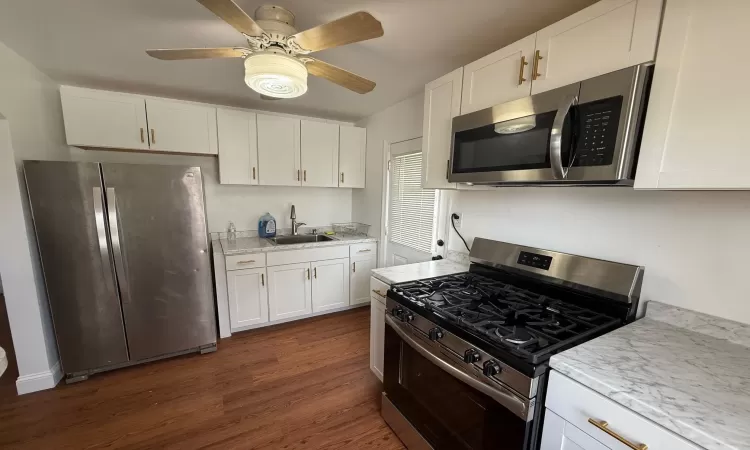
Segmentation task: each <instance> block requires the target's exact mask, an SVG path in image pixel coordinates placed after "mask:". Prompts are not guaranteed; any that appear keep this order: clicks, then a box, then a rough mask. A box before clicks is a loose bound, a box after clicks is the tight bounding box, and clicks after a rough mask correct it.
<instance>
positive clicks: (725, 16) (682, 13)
mask: <svg viewBox="0 0 750 450" xmlns="http://www.w3.org/2000/svg"><path fill="white" fill-rule="evenodd" d="M748 17H750V2H748V1H747V0H716V1H712V2H707V1H704V0H669V1H668V2H667V4H666V8H665V10H664V22H663V25H662V30H661V37H660V40H659V51H658V55H657V57H656V65H655V71H654V80H653V83H652V86H651V96H650V100H649V104H648V114H647V115H646V124H645V128H644V134H643V140H642V142H641V151H640V157H639V160H638V170H637V172H636V178H635V187H636V189H657V188H659V189H750V175H748V171H747V167H750V152H749V151H748V149H747V135H746V130H745V128H744V127H743V126H742V125H741V124H742V122H743V120H742V118H744V117H746V115H747V111H746V108H745V106H746V105H747V104H748V102H750V84H748V82H747V72H746V71H745V67H747V68H748V69H750V63H748V62H747V60H746V59H745V58H744V57H743V56H744V55H747V42H748V40H750V27H748V24H747V18H748Z"/></svg>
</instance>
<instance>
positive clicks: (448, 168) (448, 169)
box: [445, 159, 451, 180]
mask: <svg viewBox="0 0 750 450" xmlns="http://www.w3.org/2000/svg"><path fill="white" fill-rule="evenodd" d="M450 176H451V160H450V159H449V160H448V161H446V162H445V179H446V180H447V179H448V178H449V177H450Z"/></svg>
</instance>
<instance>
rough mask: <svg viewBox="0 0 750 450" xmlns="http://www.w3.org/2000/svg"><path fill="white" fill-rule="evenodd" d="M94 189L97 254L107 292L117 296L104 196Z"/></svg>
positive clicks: (100, 191) (96, 188) (99, 190)
mask: <svg viewBox="0 0 750 450" xmlns="http://www.w3.org/2000/svg"><path fill="white" fill-rule="evenodd" d="M93 189H94V218H95V221H96V234H97V237H98V242H99V256H100V257H101V259H102V271H103V274H104V284H106V286H107V292H109V294H110V295H111V296H112V297H114V298H118V295H117V291H116V289H115V278H114V275H113V273H112V260H111V259H110V257H109V243H108V241H107V225H106V221H105V219H104V201H103V200H104V197H103V196H102V189H101V188H99V187H95V188H93Z"/></svg>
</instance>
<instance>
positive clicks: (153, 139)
mask: <svg viewBox="0 0 750 450" xmlns="http://www.w3.org/2000/svg"><path fill="white" fill-rule="evenodd" d="M151 143H152V144H156V131H154V129H153V128H151Z"/></svg>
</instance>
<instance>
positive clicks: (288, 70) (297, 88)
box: [245, 53, 307, 98]
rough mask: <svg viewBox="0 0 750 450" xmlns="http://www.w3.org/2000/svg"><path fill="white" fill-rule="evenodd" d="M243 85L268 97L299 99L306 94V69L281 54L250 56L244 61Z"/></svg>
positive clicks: (291, 58) (302, 64) (298, 62)
mask: <svg viewBox="0 0 750 450" xmlns="http://www.w3.org/2000/svg"><path fill="white" fill-rule="evenodd" d="M245 84H247V85H248V86H249V87H250V88H251V89H252V90H254V91H255V92H257V93H259V94H263V95H267V96H269V97H276V98H294V97H299V96H300V95H303V94H304V93H305V92H307V67H305V64H304V63H303V62H301V61H299V60H298V59H296V58H293V57H291V56H287V55H283V54H278V53H256V54H252V55H250V56H248V57H247V58H246V59H245Z"/></svg>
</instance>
